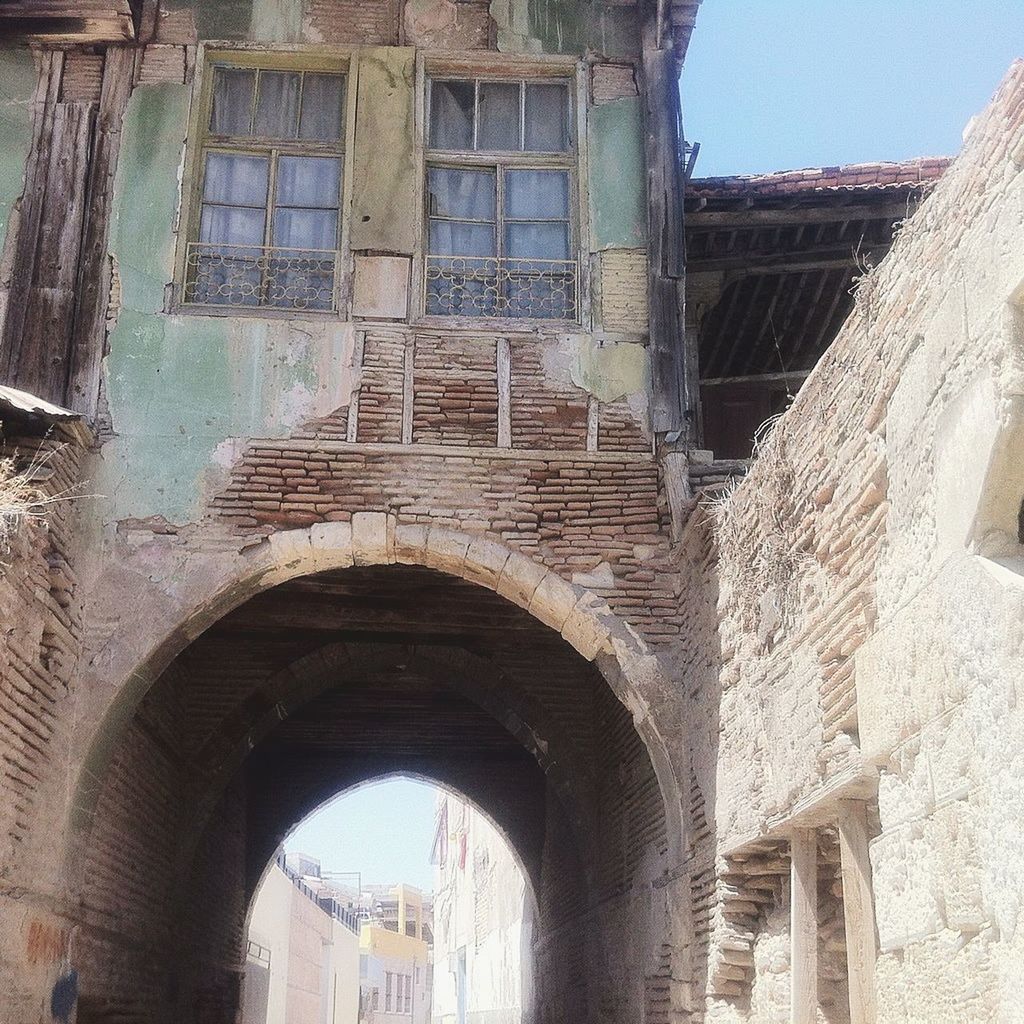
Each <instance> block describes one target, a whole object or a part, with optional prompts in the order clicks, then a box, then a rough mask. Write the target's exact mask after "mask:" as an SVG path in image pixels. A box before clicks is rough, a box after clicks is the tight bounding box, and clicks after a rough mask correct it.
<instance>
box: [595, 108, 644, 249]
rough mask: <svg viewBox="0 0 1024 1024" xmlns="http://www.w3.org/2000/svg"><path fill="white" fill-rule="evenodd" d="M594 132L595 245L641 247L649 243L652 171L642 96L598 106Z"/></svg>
mask: <svg viewBox="0 0 1024 1024" xmlns="http://www.w3.org/2000/svg"><path fill="white" fill-rule="evenodd" d="M588 131H589V152H590V222H591V239H592V244H593V247H594V249H595V250H596V251H600V250H602V249H635V248H641V247H643V246H645V245H646V244H647V187H646V180H647V171H646V168H645V160H644V131H643V111H642V110H641V106H640V99H639V97H635V96H634V97H629V98H627V99H621V100H614V101H613V102H611V103H602V104H601V105H600V106H596V107H593V108H592V109H591V111H590V119H589V126H588Z"/></svg>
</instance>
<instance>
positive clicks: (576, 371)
mask: <svg viewBox="0 0 1024 1024" xmlns="http://www.w3.org/2000/svg"><path fill="white" fill-rule="evenodd" d="M647 377H648V359H647V349H646V348H644V346H643V345H634V344H631V343H628V342H623V343H616V342H612V343H608V344H603V345H602V344H601V343H600V342H597V341H595V340H594V339H593V338H591V337H587V336H580V337H579V338H577V339H576V362H575V364H574V366H573V368H572V382H573V384H575V385H576V386H577V387H578V388H582V389H583V390H584V391H586V392H588V393H589V394H591V395H593V396H594V397H595V398H597V399H599V400H600V401H602V402H614V401H616V400H617V399H619V398H624V397H626V396H628V395H635V394H638V393H642V392H646V389H647Z"/></svg>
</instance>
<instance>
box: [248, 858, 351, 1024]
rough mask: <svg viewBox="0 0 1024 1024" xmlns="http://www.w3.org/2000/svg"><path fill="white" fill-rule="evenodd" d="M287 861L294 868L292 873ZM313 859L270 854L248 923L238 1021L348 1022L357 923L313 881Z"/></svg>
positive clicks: (316, 874)
mask: <svg viewBox="0 0 1024 1024" xmlns="http://www.w3.org/2000/svg"><path fill="white" fill-rule="evenodd" d="M295 867H299V868H301V869H302V874H301V875H300V874H299V873H298V871H296V870H294V868H295ZM319 873H320V866H319V863H318V862H316V861H315V860H313V859H312V858H308V857H302V858H301V863H296V862H295V861H294V860H293V859H292V858H291V857H289V858H288V860H287V861H286V859H285V857H284V856H283V855H280V856H278V858H277V860H276V861H275V863H274V865H273V866H272V867H271V869H270V871H269V872H268V874H267V876H266V878H265V879H264V880H263V884H262V885H261V886H260V888H259V891H258V892H257V894H256V902H255V905H254V907H253V912H252V917H251V919H250V922H249V936H248V950H247V955H246V968H245V981H244V985H243V991H242V1015H241V1022H242V1024H354V1021H355V1020H356V1019H357V1015H358V1012H359V923H358V919H357V917H356V916H355V914H353V913H352V912H351V911H350V910H348V909H347V908H345V907H343V906H342V905H341V904H340V903H339V902H338V900H337V899H336V898H335V897H334V896H333V895H332V894H331V893H330V891H329V889H328V888H327V887H326V886H323V885H321V884H320V879H319Z"/></svg>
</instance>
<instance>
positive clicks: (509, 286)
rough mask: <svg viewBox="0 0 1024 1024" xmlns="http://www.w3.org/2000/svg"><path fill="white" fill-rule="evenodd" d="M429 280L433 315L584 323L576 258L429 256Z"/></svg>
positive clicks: (429, 307) (429, 309) (428, 295)
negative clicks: (582, 321) (580, 308)
mask: <svg viewBox="0 0 1024 1024" xmlns="http://www.w3.org/2000/svg"><path fill="white" fill-rule="evenodd" d="M424 276H425V281H424V285H425V291H426V295H425V304H424V308H425V310H426V312H427V313H428V314H430V315H433V316H494V317H522V318H530V319H535V320H576V319H578V306H579V287H578V276H579V275H578V269H577V264H576V261H575V260H540V259H512V258H509V257H497V256H428V257H427V268H426V274H425V275H424Z"/></svg>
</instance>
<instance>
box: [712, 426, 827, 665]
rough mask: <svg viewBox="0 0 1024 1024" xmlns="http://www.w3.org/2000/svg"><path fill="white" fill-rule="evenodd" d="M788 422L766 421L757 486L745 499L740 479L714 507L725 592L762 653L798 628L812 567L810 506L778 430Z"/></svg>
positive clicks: (757, 447) (757, 455)
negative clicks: (803, 587)
mask: <svg viewBox="0 0 1024 1024" xmlns="http://www.w3.org/2000/svg"><path fill="white" fill-rule="evenodd" d="M781 415H783V414H780V415H779V416H775V417H772V418H771V419H769V420H767V421H765V423H763V424H762V425H761V427H760V428H759V429H758V432H757V435H756V436H755V438H754V452H753V462H754V467H755V472H756V475H757V481H756V483H757V486H756V487H747V488H745V489H744V490H743V492H742V498H740V497H738V494H737V489H738V488H739V487H740V486H741V485H742V483H743V481H742V479H736V480H734V481H733V482H732V483H731V484H730V485H729V486H728V487H727V489H726V490H725V492H724V493H723V494H721V495H720V496H718V497H716V498H713V499H711V501H710V503H709V505H710V509H709V510H710V513H711V522H712V525H713V529H714V533H715V542H716V544H717V547H718V574H719V581H720V584H721V585H723V586H724V587H727V588H728V590H729V591H730V592H731V595H732V601H733V607H734V608H735V610H736V615H737V617H738V620H739V623H738V624H739V626H740V628H741V629H742V630H743V631H744V632H745V633H749V634H751V635H754V636H756V637H757V638H758V639H759V641H760V646H761V647H762V648H767V647H770V646H771V640H772V638H773V636H774V634H775V633H776V632H777V631H778V630H779V629H781V628H783V627H785V626H788V625H789V624H791V622H792V619H793V615H794V613H795V612H796V610H797V608H798V607H799V605H800V600H799V598H800V593H799V592H800V583H801V580H802V579H803V577H804V575H805V572H806V570H807V567H808V566H809V564H810V563H811V562H812V561H813V556H812V555H811V553H810V552H809V551H808V550H807V549H806V543H805V542H806V538H802V537H801V530H802V524H803V523H804V521H805V519H806V517H807V515H808V514H809V513H810V511H811V504H810V501H809V500H808V499H806V498H803V497H801V496H800V489H799V488H798V487H797V482H796V476H795V473H794V471H793V463H792V459H791V458H790V457H789V455H788V452H787V434H786V431H785V430H776V429H775V428H776V425H777V423H778V421H779V419H780V417H781Z"/></svg>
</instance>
